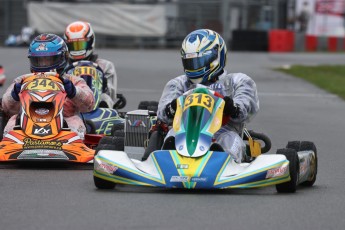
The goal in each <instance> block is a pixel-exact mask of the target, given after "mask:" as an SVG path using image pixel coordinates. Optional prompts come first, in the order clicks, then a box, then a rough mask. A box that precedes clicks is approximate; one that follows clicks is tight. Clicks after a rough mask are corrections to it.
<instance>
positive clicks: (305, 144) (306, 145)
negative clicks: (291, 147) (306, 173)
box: [300, 141, 318, 187]
mask: <svg viewBox="0 0 345 230" xmlns="http://www.w3.org/2000/svg"><path fill="white" fill-rule="evenodd" d="M306 150H312V151H313V152H314V153H315V159H313V160H314V162H312V166H311V167H312V169H311V170H312V171H313V177H312V178H310V180H307V181H305V182H303V183H301V185H303V186H307V187H311V186H313V185H314V183H315V181H316V175H317V169H318V159H317V149H316V146H315V144H314V143H313V142H311V141H302V142H301V147H300V151H306Z"/></svg>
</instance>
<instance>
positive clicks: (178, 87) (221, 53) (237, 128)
mask: <svg viewBox="0 0 345 230" xmlns="http://www.w3.org/2000/svg"><path fill="white" fill-rule="evenodd" d="M226 55H227V49H226V44H225V42H224V40H223V38H222V37H221V36H220V35H219V34H218V33H216V32H215V31H212V30H209V29H199V30H195V31H193V32H191V33H190V34H188V35H187V36H186V38H185V39H184V40H183V42H182V49H181V57H182V64H183V68H184V72H185V74H184V75H181V76H178V77H176V78H173V79H171V80H170V81H168V83H167V84H166V85H165V88H164V91H163V93H162V96H161V98H160V100H159V104H158V111H157V116H158V119H159V120H162V121H163V122H164V123H166V124H171V123H172V120H173V118H174V115H175V111H176V99H177V98H178V97H179V96H181V95H183V94H184V93H185V92H187V91H188V90H190V89H192V88H194V87H196V86H197V84H201V85H204V86H208V87H209V88H211V89H212V90H214V91H216V92H218V93H220V94H221V95H223V96H224V98H223V99H224V100H225V107H224V116H225V117H228V118H230V119H228V120H227V122H226V123H225V124H224V122H223V126H222V127H221V129H220V130H219V131H217V132H216V133H215V135H214V138H215V139H216V142H217V143H219V144H220V145H221V146H222V147H223V149H224V151H225V152H227V153H229V154H231V155H232V157H233V158H234V160H235V161H236V162H238V163H240V162H242V161H243V159H244V156H245V151H246V145H245V143H244V141H243V139H242V137H241V136H242V131H243V128H244V126H245V124H246V123H247V122H249V121H250V120H251V118H253V117H254V115H255V114H256V113H257V112H258V111H259V98H258V94H257V89H256V84H255V82H254V81H253V80H252V79H251V78H250V77H249V76H247V75H246V74H244V73H228V72H227V71H226V70H225V69H224V67H225V64H226ZM172 135H174V131H173V129H170V131H169V132H168V134H167V137H169V136H172ZM167 137H166V138H167Z"/></svg>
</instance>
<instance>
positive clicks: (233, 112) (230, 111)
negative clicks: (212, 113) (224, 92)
mask: <svg viewBox="0 0 345 230" xmlns="http://www.w3.org/2000/svg"><path fill="white" fill-rule="evenodd" d="M223 99H224V101H225V106H224V112H223V113H224V115H226V116H230V117H232V118H237V117H238V115H239V113H240V110H239V108H238V106H237V105H236V104H234V100H232V98H231V97H228V96H225V97H224V98H223Z"/></svg>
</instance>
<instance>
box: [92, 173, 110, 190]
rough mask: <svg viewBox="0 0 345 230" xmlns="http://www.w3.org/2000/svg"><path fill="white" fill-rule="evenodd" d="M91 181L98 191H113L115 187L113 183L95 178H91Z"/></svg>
mask: <svg viewBox="0 0 345 230" xmlns="http://www.w3.org/2000/svg"><path fill="white" fill-rule="evenodd" d="M93 181H94V183H95V186H96V187H97V188H98V189H113V188H115V186H116V184H115V183H114V182H111V181H107V180H103V179H101V178H99V177H96V176H93Z"/></svg>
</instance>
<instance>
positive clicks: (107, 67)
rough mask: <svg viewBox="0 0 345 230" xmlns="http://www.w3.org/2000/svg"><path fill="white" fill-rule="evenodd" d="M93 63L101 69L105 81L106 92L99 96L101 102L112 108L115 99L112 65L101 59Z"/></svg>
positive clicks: (114, 77)
mask: <svg viewBox="0 0 345 230" xmlns="http://www.w3.org/2000/svg"><path fill="white" fill-rule="evenodd" d="M95 62H96V63H97V64H98V65H99V67H101V69H102V70H103V72H104V77H105V78H106V79H107V90H106V92H104V93H102V94H101V101H105V102H106V103H107V105H108V107H109V108H113V106H114V104H115V101H116V98H117V96H116V93H117V92H116V90H117V75H116V71H115V67H114V64H113V63H112V62H110V61H108V60H105V59H101V58H97V59H96V61H95Z"/></svg>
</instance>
